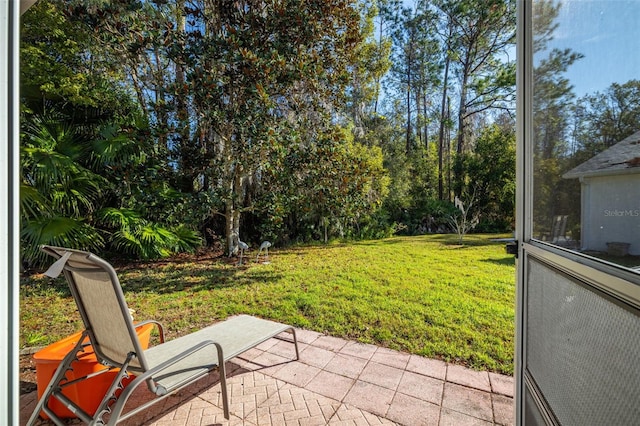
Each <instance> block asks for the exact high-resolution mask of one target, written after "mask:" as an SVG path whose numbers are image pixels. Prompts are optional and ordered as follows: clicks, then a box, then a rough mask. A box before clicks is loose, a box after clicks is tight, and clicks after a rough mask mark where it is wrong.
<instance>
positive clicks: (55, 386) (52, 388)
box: [27, 331, 87, 426]
mask: <svg viewBox="0 0 640 426" xmlns="http://www.w3.org/2000/svg"><path fill="white" fill-rule="evenodd" d="M86 337H87V332H86V331H85V332H83V333H82V335H81V336H80V339H79V340H78V343H76V345H75V346H74V347H73V349H72V350H71V351H70V352H69V353H68V354H67V355H65V357H64V358H63V359H62V362H60V365H58V368H57V369H56V372H55V373H54V374H53V377H52V378H51V380H50V381H49V384H48V385H47V387H46V389H45V391H44V392H43V393H42V396H41V397H40V400H39V401H38V404H36V408H35V409H34V410H33V413H31V417H30V418H29V421H28V422H27V426H31V425H33V424H34V423H35V421H36V420H37V419H38V416H39V415H40V413H41V412H42V411H45V413H46V414H47V415H48V416H49V417H50V418H51V420H52V421H53V422H54V423H56V424H57V425H63V424H64V423H62V420H61V419H60V418H59V417H58V416H56V415H55V413H53V412H52V411H51V410H49V409H48V404H49V400H50V399H51V396H55V395H54V394H56V393H60V392H61V390H62V388H61V387H60V385H61V384H62V382H64V381H66V380H67V378H66V375H67V371H69V370H72V368H71V363H73V362H74V361H77V360H78V357H77V355H78V352H84V348H83V346H84V345H83V342H84V339H85V338H86Z"/></svg>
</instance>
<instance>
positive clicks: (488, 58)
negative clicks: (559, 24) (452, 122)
mask: <svg viewBox="0 0 640 426" xmlns="http://www.w3.org/2000/svg"><path fill="white" fill-rule="evenodd" d="M437 4H438V7H439V9H440V10H441V12H442V13H443V14H444V15H445V16H446V26H447V27H449V26H450V27H451V28H450V29H451V36H452V40H451V41H448V45H449V48H450V50H451V52H452V56H453V60H454V61H455V62H456V64H457V67H456V73H457V75H458V79H459V94H460V98H459V102H458V114H457V121H458V137H457V143H456V152H457V153H458V154H460V153H462V152H463V151H464V150H465V149H468V148H469V146H468V145H469V144H470V143H471V140H470V134H469V131H468V123H469V120H470V119H471V118H472V117H473V116H474V115H476V114H479V113H481V112H484V111H487V110H490V109H502V110H510V109H512V108H513V101H514V98H513V96H514V95H515V63H514V62H506V63H505V60H504V58H505V57H507V58H508V56H507V50H508V49H509V48H512V47H513V46H514V44H515V2H514V1H513V0H490V1H484V0H483V1H479V0H450V1H439V2H438V3H437Z"/></svg>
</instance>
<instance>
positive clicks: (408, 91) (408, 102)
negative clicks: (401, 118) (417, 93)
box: [405, 60, 411, 154]
mask: <svg viewBox="0 0 640 426" xmlns="http://www.w3.org/2000/svg"><path fill="white" fill-rule="evenodd" d="M407 62H408V64H407V141H406V146H405V151H406V153H407V154H409V153H410V152H411V61H410V60H409V61H407Z"/></svg>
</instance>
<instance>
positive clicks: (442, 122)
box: [438, 46, 451, 200]
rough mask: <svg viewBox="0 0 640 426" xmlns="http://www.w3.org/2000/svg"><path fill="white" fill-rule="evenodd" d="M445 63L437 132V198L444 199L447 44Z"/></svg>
mask: <svg viewBox="0 0 640 426" xmlns="http://www.w3.org/2000/svg"><path fill="white" fill-rule="evenodd" d="M446 55H447V56H446V58H445V63H444V79H443V83H442V103H441V105H440V132H439V134H438V199H439V200H443V199H444V177H443V165H444V161H443V156H444V142H445V141H444V139H445V138H444V130H445V122H446V113H447V86H448V84H449V63H450V61H451V60H450V58H449V46H447V53H446Z"/></svg>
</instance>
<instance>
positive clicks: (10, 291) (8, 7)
mask: <svg viewBox="0 0 640 426" xmlns="http://www.w3.org/2000/svg"><path fill="white" fill-rule="evenodd" d="M19 7H20V3H19V2H17V1H15V0H0V206H2V207H0V316H1V318H0V324H1V326H0V424H3V425H17V424H18V420H19V412H20V408H19V398H20V396H19V390H18V383H19V372H18V345H19V343H18V293H19V246H18V244H19V216H20V213H19V207H18V202H19V199H18V197H19V185H18V182H19V180H18V179H19V170H20V168H19V147H20V145H19V140H18V138H19V134H18V129H19V121H18V115H19V106H18V102H19V99H18V91H19V87H20V86H19V83H18V79H19V73H18V58H19V55H18V49H19V37H20V35H19V34H20V31H19V25H20V14H19V12H20V10H19Z"/></svg>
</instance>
